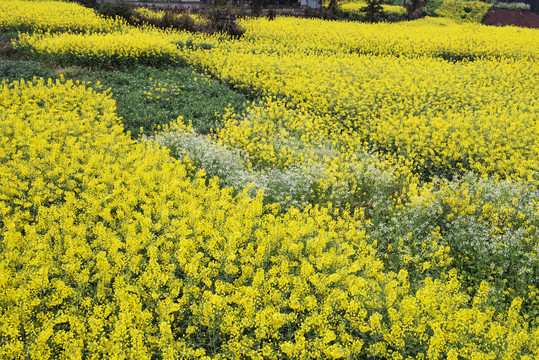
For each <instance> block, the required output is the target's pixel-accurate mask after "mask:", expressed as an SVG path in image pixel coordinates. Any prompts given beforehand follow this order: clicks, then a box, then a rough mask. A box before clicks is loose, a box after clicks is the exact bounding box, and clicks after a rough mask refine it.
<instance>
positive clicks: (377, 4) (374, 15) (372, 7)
mask: <svg viewBox="0 0 539 360" xmlns="http://www.w3.org/2000/svg"><path fill="white" fill-rule="evenodd" d="M361 11H362V12H364V13H365V20H366V21H368V22H371V23H374V22H379V21H382V20H384V19H386V18H387V14H386V13H385V11H384V8H383V7H382V0H367V5H366V6H365V7H364V8H363V9H361Z"/></svg>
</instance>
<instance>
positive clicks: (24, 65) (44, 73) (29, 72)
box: [0, 61, 56, 82]
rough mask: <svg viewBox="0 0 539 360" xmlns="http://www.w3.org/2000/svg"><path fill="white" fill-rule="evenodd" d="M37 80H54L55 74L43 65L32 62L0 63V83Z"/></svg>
mask: <svg viewBox="0 0 539 360" xmlns="http://www.w3.org/2000/svg"><path fill="white" fill-rule="evenodd" d="M34 77H37V78H40V77H42V78H45V79H47V78H53V79H54V78H56V74H55V73H54V71H52V70H51V69H49V68H47V67H45V66H44V65H42V64H40V63H37V62H32V61H0V81H2V80H7V81H9V82H11V81H19V80H21V79H25V80H32V79H33V78H34Z"/></svg>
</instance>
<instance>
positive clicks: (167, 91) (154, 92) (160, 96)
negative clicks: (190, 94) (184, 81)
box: [144, 78, 183, 102]
mask: <svg viewBox="0 0 539 360" xmlns="http://www.w3.org/2000/svg"><path fill="white" fill-rule="evenodd" d="M150 80H152V79H151V78H150ZM181 88H183V85H174V84H172V85H171V84H168V83H161V82H154V83H153V84H152V85H151V87H150V89H149V90H148V91H145V92H144V94H145V95H146V99H148V101H157V102H159V101H160V100H165V101H168V100H170V98H171V97H174V96H178V95H179V94H180V91H181Z"/></svg>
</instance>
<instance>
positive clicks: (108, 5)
mask: <svg viewBox="0 0 539 360" xmlns="http://www.w3.org/2000/svg"><path fill="white" fill-rule="evenodd" d="M98 12H99V13H100V14H102V15H104V16H108V17H111V18H116V17H121V18H123V19H126V20H129V19H131V18H132V17H133V8H132V7H131V6H129V4H127V3H126V2H125V1H123V0H105V1H102V2H101V5H100V6H99V9H98Z"/></svg>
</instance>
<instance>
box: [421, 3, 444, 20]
mask: <svg viewBox="0 0 539 360" xmlns="http://www.w3.org/2000/svg"><path fill="white" fill-rule="evenodd" d="M443 3H444V0H429V1H427V5H426V6H425V7H423V9H422V11H423V12H424V13H425V15H428V16H438V15H437V14H436V10H437V9H438V8H439V7H440V6H441V5H442V4H443Z"/></svg>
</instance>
